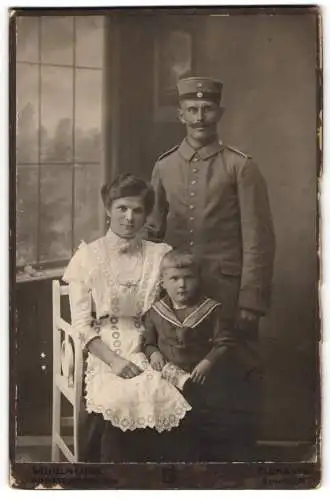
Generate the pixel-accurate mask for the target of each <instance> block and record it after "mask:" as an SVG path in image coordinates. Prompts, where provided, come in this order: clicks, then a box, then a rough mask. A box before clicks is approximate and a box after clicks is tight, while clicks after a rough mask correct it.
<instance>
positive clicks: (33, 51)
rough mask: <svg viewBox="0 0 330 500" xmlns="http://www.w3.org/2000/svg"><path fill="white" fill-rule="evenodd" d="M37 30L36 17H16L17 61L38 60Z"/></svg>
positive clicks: (37, 21) (37, 22)
mask: <svg viewBox="0 0 330 500" xmlns="http://www.w3.org/2000/svg"><path fill="white" fill-rule="evenodd" d="M38 30H39V18H38V17H30V16H18V17H16V59H17V61H28V62H37V61H38V60H39V53H38V52H39V50H38V49H39V43H38Z"/></svg>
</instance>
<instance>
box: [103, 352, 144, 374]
mask: <svg viewBox="0 0 330 500" xmlns="http://www.w3.org/2000/svg"><path fill="white" fill-rule="evenodd" d="M111 370H112V372H113V373H114V375H117V377H121V378H133V377H136V376H137V375H140V373H142V371H143V370H141V369H140V368H139V367H138V366H137V365H135V364H134V363H132V362H131V361H128V360H127V359H125V358H122V357H121V356H116V357H115V358H114V359H113V360H112V362H111Z"/></svg>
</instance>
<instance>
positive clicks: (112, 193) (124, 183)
mask: <svg viewBox="0 0 330 500" xmlns="http://www.w3.org/2000/svg"><path fill="white" fill-rule="evenodd" d="M101 196H102V200H103V203H104V206H105V208H106V209H110V208H111V205H112V203H113V202H114V201H115V200H118V199H119V198H126V197H127V196H139V197H141V198H142V201H143V204H144V208H145V211H146V215H149V214H150V213H151V211H152V209H153V207H154V203H155V194H154V190H153V188H152V186H151V185H150V184H147V183H146V182H145V181H144V180H143V179H140V178H139V177H135V175H132V174H120V175H118V177H116V178H115V180H114V181H113V182H112V183H111V184H104V185H103V186H102V188H101Z"/></svg>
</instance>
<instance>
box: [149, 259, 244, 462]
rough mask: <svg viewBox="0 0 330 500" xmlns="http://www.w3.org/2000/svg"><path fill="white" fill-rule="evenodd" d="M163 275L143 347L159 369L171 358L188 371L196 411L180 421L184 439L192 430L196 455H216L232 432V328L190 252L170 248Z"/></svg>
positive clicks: (186, 390)
mask: <svg viewBox="0 0 330 500" xmlns="http://www.w3.org/2000/svg"><path fill="white" fill-rule="evenodd" d="M161 277H162V286H163V288H164V290H165V292H166V293H165V296H164V297H163V298H162V299H161V300H159V301H158V302H156V303H155V304H153V306H152V307H151V309H150V310H149V311H148V312H147V313H146V314H145V317H144V325H145V332H144V336H143V351H144V353H145V354H146V356H147V358H148V359H149V360H150V363H151V366H152V367H153V368H154V369H155V370H158V371H162V370H163V369H164V366H165V365H166V364H167V363H173V364H174V365H176V366H177V367H178V368H180V369H181V370H185V371H186V372H189V373H190V379H189V381H188V382H186V384H185V385H184V387H183V395H184V397H185V398H186V399H187V400H188V401H189V403H190V404H191V406H192V411H191V412H190V414H189V415H186V417H185V419H184V421H183V422H182V423H180V427H179V431H180V432H181V436H180V437H181V438H182V439H180V442H181V443H182V442H183V441H184V440H185V439H184V433H185V432H188V436H186V438H187V439H188V440H189V442H192V440H194V450H193V451H192V452H193V453H195V454H196V453H197V457H196V455H195V457H194V458H199V459H209V458H213V455H212V453H211V451H210V444H212V443H214V442H215V441H217V440H219V439H220V440H221V439H222V438H225V437H226V436H227V437H228V425H229V422H228V419H227V420H226V415H227V414H228V406H229V405H230V402H229V401H228V400H226V398H227V396H225V395H226V394H227V393H228V391H224V390H223V389H222V386H223V385H224V384H226V383H227V381H228V374H229V373H227V367H228V359H229V356H230V353H231V352H232V350H233V348H234V346H235V338H234V333H233V329H232V328H230V325H229V324H228V323H227V321H226V320H225V319H223V318H222V315H221V304H220V303H218V302H216V301H215V300H213V299H210V298H207V297H205V296H203V293H202V286H201V279H200V270H199V266H198V262H197V260H196V259H195V258H194V257H193V256H192V255H191V254H189V253H186V252H182V251H180V250H171V251H170V252H168V253H167V254H166V255H165V256H164V257H163V259H162V261H161ZM167 434H168V433H167ZM170 434H172V435H173V433H172V432H171V433H170ZM168 437H169V435H167V437H166V438H167V439H168Z"/></svg>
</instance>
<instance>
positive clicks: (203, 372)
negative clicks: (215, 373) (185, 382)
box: [191, 359, 212, 384]
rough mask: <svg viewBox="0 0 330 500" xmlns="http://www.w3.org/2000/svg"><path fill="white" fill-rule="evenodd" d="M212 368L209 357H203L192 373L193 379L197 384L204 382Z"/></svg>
mask: <svg viewBox="0 0 330 500" xmlns="http://www.w3.org/2000/svg"><path fill="white" fill-rule="evenodd" d="M211 368H212V363H211V361H209V360H208V359H202V361H200V362H199V363H198V365H196V366H195V368H194V369H193V371H192V374H191V380H192V381H193V382H195V383H197V384H204V382H205V381H206V377H207V375H208V373H209V371H210V370H211Z"/></svg>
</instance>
